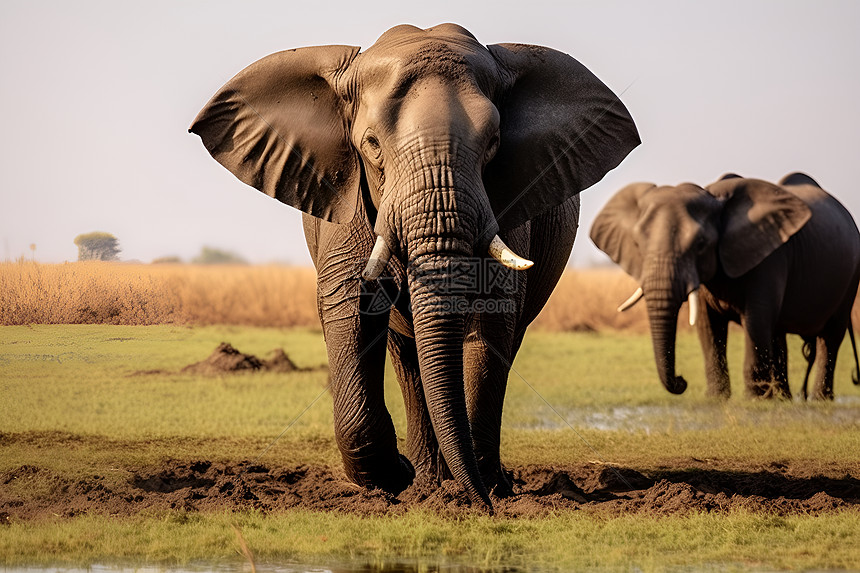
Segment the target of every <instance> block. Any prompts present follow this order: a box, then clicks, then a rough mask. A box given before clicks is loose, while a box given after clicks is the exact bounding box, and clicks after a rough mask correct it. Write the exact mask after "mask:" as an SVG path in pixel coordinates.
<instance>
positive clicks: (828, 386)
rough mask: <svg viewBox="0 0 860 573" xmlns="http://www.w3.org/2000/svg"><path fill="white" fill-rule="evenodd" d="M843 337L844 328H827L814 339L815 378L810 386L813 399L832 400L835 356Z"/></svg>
mask: <svg viewBox="0 0 860 573" xmlns="http://www.w3.org/2000/svg"><path fill="white" fill-rule="evenodd" d="M844 337H845V330H844V329H840V330H837V329H836V328H828V329H827V331H826V332H824V333H823V334H822V335H821V336H819V337H818V340H817V341H816V343H817V344H816V346H817V348H816V352H817V354H818V355H819V356H820V358H819V359H818V360H817V368H816V373H815V380H814V383H813V386H812V394H811V398H812V399H813V400H833V378H834V376H835V374H836V356H837V354H838V353H839V347H840V346H841V345H842V340H843V338H844Z"/></svg>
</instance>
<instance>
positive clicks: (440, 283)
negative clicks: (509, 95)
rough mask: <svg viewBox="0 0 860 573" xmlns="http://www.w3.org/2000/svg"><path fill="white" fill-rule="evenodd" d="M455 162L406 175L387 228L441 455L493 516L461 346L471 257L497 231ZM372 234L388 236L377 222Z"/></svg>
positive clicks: (479, 193)
mask: <svg viewBox="0 0 860 573" xmlns="http://www.w3.org/2000/svg"><path fill="white" fill-rule="evenodd" d="M422 159H426V158H422ZM459 159H461V158H456V157H450V156H449V157H448V158H447V159H445V160H443V161H438V162H437V161H432V162H431V163H430V164H428V163H426V162H423V164H422V165H414V166H413V169H414V170H412V171H409V170H404V171H407V173H408V175H407V176H406V177H404V178H403V179H402V180H400V181H398V184H399V185H400V188H399V191H400V198H399V202H400V203H401V205H402V208H401V209H400V210H397V211H389V213H394V214H395V216H394V217H392V218H391V219H390V220H391V221H392V223H393V224H392V225H391V227H390V228H392V229H394V234H395V235H397V237H398V240H399V245H400V252H402V253H403V254H405V255H406V259H407V280H408V283H409V293H410V301H411V304H412V318H413V326H414V332H415V342H416V346H417V351H418V363H419V368H420V371H421V381H422V385H423V388H424V394H425V398H426V402H427V409H428V413H429V415H430V420H431V423H432V425H433V430H434V433H435V435H436V439H437V441H438V443H439V449H440V451H441V453H442V456H443V457H444V459H445V463H446V464H447V466H448V469H449V470H450V471H451V474H452V475H453V476H454V478H455V479H456V480H457V481H458V482H459V483H460V485H462V486H463V488H464V489H465V490H466V492H467V493H468V495H469V497H470V499H471V500H472V503H473V504H475V505H476V506H479V507H482V508H483V509H485V510H487V511H489V512H492V504H491V502H490V498H489V495H488V493H487V489H486V487H485V486H484V483H483V481H482V479H481V474H480V471H479V469H478V463H477V460H476V456H475V450H474V446H473V442H472V434H471V428H470V425H469V418H468V413H467V409H466V393H465V383H464V377H463V341H464V339H465V328H466V326H465V320H466V316H467V314H468V309H467V307H466V305H467V304H468V303H469V301H470V293H469V292H468V285H470V284H474V283H475V280H476V278H477V277H475V276H473V274H474V273H475V272H476V268H475V265H473V264H470V262H471V260H472V259H470V258H469V257H471V256H472V255H473V254H474V253H475V252H478V250H479V249H481V250H482V252H486V249H487V245H488V244H489V243H490V238H491V237H492V236H493V235H494V234H495V233H496V232H497V229H498V226H497V225H496V222H495V218H494V217H493V215H492V210H490V208H489V204H488V203H487V204H486V205H485V204H483V203H482V202H481V197H485V193H484V191H483V187H482V184H481V182H480V179H479V178H477V177H476V176H470V175H469V172H468V171H466V170H458V169H456V168H455V167H454V166H460V165H461V161H460V160H459ZM419 163H422V162H419ZM466 164H467V165H469V164H470V163H466ZM377 232H378V233H379V234H380V235H384V232H385V227H384V226H380V225H379V221H377Z"/></svg>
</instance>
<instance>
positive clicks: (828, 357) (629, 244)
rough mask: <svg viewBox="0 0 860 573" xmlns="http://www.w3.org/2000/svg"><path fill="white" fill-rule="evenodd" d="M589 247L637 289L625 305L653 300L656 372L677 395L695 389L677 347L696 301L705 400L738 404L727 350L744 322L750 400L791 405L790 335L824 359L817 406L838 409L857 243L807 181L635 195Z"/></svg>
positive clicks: (627, 193) (833, 203)
mask: <svg viewBox="0 0 860 573" xmlns="http://www.w3.org/2000/svg"><path fill="white" fill-rule="evenodd" d="M591 238H592V240H593V241H594V243H595V244H596V245H597V247H598V248H600V249H601V250H602V251H604V252H605V253H606V254H607V255H609V257H610V258H611V259H612V260H613V261H614V262H616V263H618V264H619V265H620V266H621V268H623V269H624V270H625V271H626V272H627V273H628V274H630V275H631V276H632V277H633V278H635V279H636V280H637V282H638V283H639V285H640V290H638V291H637V293H636V295H635V296H634V297H631V300H630V301H628V304H632V303H634V302H635V301H636V300H638V298H639V297H644V299H645V303H646V305H647V309H648V316H649V321H650V325H651V337H652V341H653V346H654V357H655V360H656V363H657V372H658V374H659V376H660V380H661V381H662V383H663V385H664V386H665V387H666V389H668V390H669V391H670V392H673V393H676V394H680V393H682V392H684V390H685V389H686V387H687V382H686V380H685V379H684V378H683V377H682V376H678V375H676V373H675V337H676V328H677V320H678V311H679V309H680V307H681V304H682V303H683V302H684V300H687V299H688V298H689V300H690V303H691V304H690V306H691V309H690V312H691V320H695V321H696V323H697V330H698V334H699V340H700V342H701V345H702V350H703V352H704V358H705V375H706V379H707V388H708V390H707V391H708V394H710V395H714V396H722V397H728V396H729V395H730V394H731V388H730V385H729V374H728V365H727V362H726V339H727V332H728V324H729V322H737V323H740V324H741V325H742V327H743V330H744V333H745V338H746V357H745V360H744V382H745V386H746V392H747V394H748V395H750V396H756V397H771V396H782V397H790V396H791V391H790V389H789V386H788V380H787V368H786V365H787V349H786V340H785V335H786V333H796V334H799V335H800V336H802V337H803V338H804V340H806V341H807V342H808V343H809V344H814V345H815V346H814V348H815V349H816V350H817V352H813V353H812V356H810V358H811V359H814V356H815V355H816V354H817V355H818V369H817V372H816V376H815V382H814V386H813V391H812V397H813V398H818V399H832V398H833V376H834V368H835V364H836V356H837V353H838V350H839V346H840V344H841V343H842V340H843V338H844V336H845V331H846V330H847V329H848V327H849V324H850V314H851V309H852V306H853V303H854V298H855V295H856V293H857V285H858V281H860V233H858V231H857V227H856V225H855V223H854V220H853V218H852V217H851V215H850V214H849V213H848V211H847V210H846V209H845V208H844V207H843V206H842V204H840V203H839V202H838V201H837V200H836V199H834V198H833V197H832V196H831V195H829V194H828V193H827V192H825V191H824V190H823V189H821V187H820V186H819V185H818V183H816V182H815V181H814V180H813V179H812V178H811V177H809V176H808V175H805V174H802V173H792V174H790V175H787V176H786V177H784V178H783V179H782V180H781V181H780V182H779V184H777V185H774V184H772V183H768V182H766V181H762V180H759V179H747V178H743V177H739V176H737V175H733V174H732V175H726V176H724V177H723V178H722V179H720V180H719V181H717V182H716V183H713V184H711V185H709V186H708V187H707V188H705V189H703V188H701V187H699V186H697V185H694V184H691V183H684V184H681V185H678V186H662V187H658V186H656V185H654V184H652V183H636V184H632V185H629V186H627V187H625V188H624V189H622V190H621V191H619V192H618V193H617V194H616V195H615V196H614V197H613V198H612V199H611V200H610V201H609V202H608V203H607V205H606V206H605V207H604V208H603V209H602V211H601V212H600V213H599V215H598V216H597V218H596V219H595V222H594V224H593V226H592V229H591ZM852 341H853V338H852ZM855 363H856V351H855ZM810 366H811V365H810ZM808 375H809V372H808V371H807V376H808ZM804 387H805V382H804Z"/></svg>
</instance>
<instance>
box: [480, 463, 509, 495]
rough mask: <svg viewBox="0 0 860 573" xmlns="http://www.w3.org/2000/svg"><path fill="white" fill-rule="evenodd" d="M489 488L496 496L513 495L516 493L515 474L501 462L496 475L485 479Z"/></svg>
mask: <svg viewBox="0 0 860 573" xmlns="http://www.w3.org/2000/svg"><path fill="white" fill-rule="evenodd" d="M484 484H485V485H486V486H487V490H488V491H489V492H490V493H492V494H493V495H495V496H496V497H511V496H512V495H514V474H513V472H511V471H508V470H506V469H505V468H504V466H502V465H501V464H499V469H498V471H496V472H495V475H494V476H490V477H489V479H485V481H484Z"/></svg>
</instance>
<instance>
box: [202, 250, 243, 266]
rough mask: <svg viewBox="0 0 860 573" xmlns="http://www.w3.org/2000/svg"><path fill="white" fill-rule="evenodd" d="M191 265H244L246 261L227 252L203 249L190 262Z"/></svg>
mask: <svg viewBox="0 0 860 573" xmlns="http://www.w3.org/2000/svg"><path fill="white" fill-rule="evenodd" d="M191 262H192V263H195V264H198V265H246V264H248V261H246V260H245V259H243V258H242V257H240V256H239V255H237V254H236V253H231V252H229V251H222V250H221V249H214V248H212V247H203V249H202V250H201V251H200V254H199V255H197V256H196V257H194V258H193V259H192V260H191Z"/></svg>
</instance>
